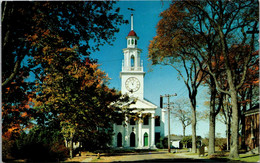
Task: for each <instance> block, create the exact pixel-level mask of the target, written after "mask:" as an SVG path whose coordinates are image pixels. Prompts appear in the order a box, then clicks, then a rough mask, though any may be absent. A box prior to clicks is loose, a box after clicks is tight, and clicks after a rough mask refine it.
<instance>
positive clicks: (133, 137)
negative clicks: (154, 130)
mask: <svg viewBox="0 0 260 163" xmlns="http://www.w3.org/2000/svg"><path fill="white" fill-rule="evenodd" d="M130 147H135V133H133V132H132V133H131V134H130Z"/></svg>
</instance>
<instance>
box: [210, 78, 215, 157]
mask: <svg viewBox="0 0 260 163" xmlns="http://www.w3.org/2000/svg"><path fill="white" fill-rule="evenodd" d="M213 80H214V79H212V78H211V83H214V81H213ZM215 104H216V87H215V85H214V84H212V86H211V96H210V113H209V150H208V155H212V154H214V153H215V125H216V122H215V121H216V115H215Z"/></svg>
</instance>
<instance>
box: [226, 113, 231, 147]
mask: <svg viewBox="0 0 260 163" xmlns="http://www.w3.org/2000/svg"><path fill="white" fill-rule="evenodd" d="M227 118H228V120H227V150H230V127H231V126H230V124H231V119H230V115H229V116H228V117H227Z"/></svg>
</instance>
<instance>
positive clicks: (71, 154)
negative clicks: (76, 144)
mask: <svg viewBox="0 0 260 163" xmlns="http://www.w3.org/2000/svg"><path fill="white" fill-rule="evenodd" d="M70 158H73V135H72V133H71V134H70Z"/></svg>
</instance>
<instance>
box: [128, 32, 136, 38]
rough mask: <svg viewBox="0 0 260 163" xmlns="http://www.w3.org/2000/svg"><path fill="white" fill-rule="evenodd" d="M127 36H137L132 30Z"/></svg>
mask: <svg viewBox="0 0 260 163" xmlns="http://www.w3.org/2000/svg"><path fill="white" fill-rule="evenodd" d="M127 36H136V37H137V34H136V33H135V31H134V30H131V31H130V32H129V33H128V35H127Z"/></svg>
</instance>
